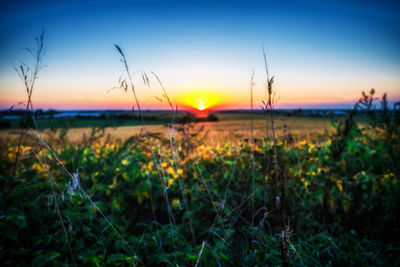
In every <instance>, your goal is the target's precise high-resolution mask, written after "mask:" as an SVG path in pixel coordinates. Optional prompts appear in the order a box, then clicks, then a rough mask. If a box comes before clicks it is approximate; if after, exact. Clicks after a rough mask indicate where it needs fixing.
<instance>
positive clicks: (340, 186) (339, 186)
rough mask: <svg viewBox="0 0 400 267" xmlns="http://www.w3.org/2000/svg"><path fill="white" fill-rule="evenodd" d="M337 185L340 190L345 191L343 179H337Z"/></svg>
mask: <svg viewBox="0 0 400 267" xmlns="http://www.w3.org/2000/svg"><path fill="white" fill-rule="evenodd" d="M336 185H337V187H338V188H339V191H340V192H342V191H343V185H342V181H341V180H337V181H336Z"/></svg>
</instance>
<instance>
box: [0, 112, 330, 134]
mask: <svg viewBox="0 0 400 267" xmlns="http://www.w3.org/2000/svg"><path fill="white" fill-rule="evenodd" d="M162 116H163V119H162V120H155V121H146V122H145V123H146V126H147V129H148V130H149V131H150V132H152V133H159V134H164V135H165V134H166V133H167V128H166V125H167V124H168V123H169V122H170V118H171V117H170V116H171V115H170V114H168V113H163V114H162ZM217 117H218V119H219V121H218V122H200V123H196V124H195V128H196V129H199V128H201V127H204V128H205V130H209V131H210V134H211V135H220V134H222V135H224V134H225V135H229V134H232V133H236V134H238V133H240V134H242V135H249V134H250V128H251V127H250V126H251V120H250V117H251V115H250V114H237V113H223V114H217ZM275 120H276V129H277V131H278V134H284V133H289V132H291V133H294V134H300V135H301V134H307V133H311V132H322V131H324V130H328V129H330V127H331V124H332V119H331V118H328V117H293V116H290V117H289V116H277V117H276V118H275ZM14 124H15V125H17V123H16V122H14ZM60 125H62V124H61V123H60ZM68 125H70V126H71V127H68V134H67V136H68V137H69V138H71V139H74V140H79V139H80V138H81V137H82V136H83V134H86V135H88V134H90V132H91V128H93V127H105V126H108V127H106V129H105V136H107V135H108V134H110V135H111V136H112V137H121V138H128V137H130V136H131V135H134V134H137V133H139V132H140V131H141V130H142V128H143V127H142V125H141V122H140V121H127V122H124V121H122V122H121V121H111V122H110V121H108V122H105V121H103V120H75V123H73V124H72V123H70V124H68ZM48 126H49V123H48V122H46V123H42V124H41V121H40V120H39V121H38V127H39V129H43V130H42V132H44V133H45V134H47V135H48V134H51V135H52V134H54V132H57V131H59V130H60V128H62V127H54V130H53V131H51V130H50V129H49V128H48ZM266 126H267V116H266V115H265V114H254V130H255V132H256V134H257V136H258V137H263V136H265V135H266ZM19 132H20V131H19V130H18V128H16V127H15V128H12V129H3V130H0V138H3V139H4V138H13V137H16V136H18V134H19Z"/></svg>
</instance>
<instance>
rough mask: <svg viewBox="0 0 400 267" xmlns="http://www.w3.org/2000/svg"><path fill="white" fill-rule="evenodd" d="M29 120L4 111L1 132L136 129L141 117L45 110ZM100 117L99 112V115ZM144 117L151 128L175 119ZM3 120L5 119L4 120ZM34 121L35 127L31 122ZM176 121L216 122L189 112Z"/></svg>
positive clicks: (157, 115)
mask: <svg viewBox="0 0 400 267" xmlns="http://www.w3.org/2000/svg"><path fill="white" fill-rule="evenodd" d="M27 113H28V116H27V117H28V119H27V121H24V114H25V111H24V110H11V111H9V110H7V111H1V112H0V118H3V119H0V129H20V128H23V127H26V128H35V127H37V129H39V130H42V129H57V128H82V127H119V126H136V125H141V120H142V119H141V117H140V116H139V114H137V113H132V112H126V111H124V112H121V111H120V112H115V111H109V112H107V111H105V112H101V114H99V115H97V114H95V115H90V113H87V114H85V115H81V114H79V113H78V114H77V115H73V116H69V115H68V114H67V115H65V116H62V117H61V116H60V117H55V115H57V114H60V113H61V112H60V111H56V110H48V111H43V110H41V109H38V110H35V111H34V112H31V111H28V112H27ZM99 113H100V112H99ZM144 114H146V115H143V116H142V117H143V120H144V121H145V122H146V124H148V125H154V124H167V123H169V122H170V121H171V118H172V117H173V116H174V113H173V112H168V111H167V112H165V111H158V112H154V111H148V112H145V113H144ZM4 117H5V118H6V119H4ZM32 118H35V123H36V126H35V123H34V122H33V119H32ZM176 121H177V122H179V123H184V124H186V123H192V122H217V121H219V119H218V117H217V116H216V115H215V114H213V113H210V114H208V115H207V116H204V117H198V116H196V114H194V113H191V112H182V111H181V112H179V113H178V115H177V116H176Z"/></svg>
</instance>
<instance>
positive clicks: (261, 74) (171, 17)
mask: <svg viewBox="0 0 400 267" xmlns="http://www.w3.org/2000/svg"><path fill="white" fill-rule="evenodd" d="M398 14H400V3H399V2H397V3H396V2H395V1H369V0H364V1H354V0H347V1H299V0H283V1H268V0H265V1H256V0H247V1H207V0H203V1H177V0H176V1H166V0H164V1H158V0H148V1H123V0H114V1H111V0H97V1H92V0H90V1H88V0H83V1H82V0H81V1H76V0H72V1H18V0H17V1H8V2H7V1H2V2H1V4H0V38H1V42H0V108H8V107H10V106H11V105H13V104H15V103H17V102H20V101H26V91H25V89H24V86H23V83H22V81H21V80H20V79H19V78H18V75H17V73H16V72H15V70H14V67H16V66H19V64H21V62H24V63H26V64H31V63H32V59H31V58H30V57H29V55H28V54H27V53H26V51H25V50H24V49H23V48H29V47H32V46H33V44H34V39H35V37H37V36H38V35H39V34H40V33H41V31H42V30H43V31H44V32H45V46H46V48H47V50H46V54H45V56H44V58H43V64H44V65H46V67H45V68H44V69H43V70H42V71H41V72H40V74H39V77H38V79H37V82H36V84H35V88H34V93H33V96H32V101H33V105H34V107H35V108H44V109H47V108H55V109H129V108H131V107H132V105H133V104H134V100H133V95H132V93H131V92H128V93H124V92H123V90H119V89H112V88H115V87H116V86H118V79H119V77H121V75H124V69H123V65H122V63H121V62H120V56H119V54H118V52H117V50H116V49H115V47H114V44H118V45H119V46H120V47H121V48H122V49H123V51H124V52H125V54H126V57H127V61H128V64H129V68H130V70H131V71H132V73H133V82H134V84H135V88H136V92H137V96H138V98H139V101H140V103H141V106H142V108H143V109H160V108H168V106H167V105H166V104H165V103H163V102H160V101H159V100H158V98H162V95H163V91H162V88H161V87H160V86H159V84H158V83H157V81H156V79H155V78H154V77H153V76H152V75H151V72H154V73H155V74H156V75H157V76H158V77H159V78H160V80H161V81H162V83H163V85H164V87H165V89H166V90H167V93H168V95H169V96H170V98H171V99H173V101H175V102H176V103H177V104H178V107H180V108H182V109H184V108H187V107H193V108H198V106H200V105H203V106H204V108H205V109H247V108H249V107H250V79H251V75H252V71H253V70H254V82H255V85H254V88H253V90H254V106H255V108H260V107H261V105H262V100H263V99H265V81H266V75H265V68H264V59H263V47H264V49H265V53H266V57H267V61H268V68H269V72H270V74H271V75H274V76H275V83H274V90H275V91H276V96H277V100H278V102H277V105H276V107H277V108H300V107H301V108H351V107H352V105H353V103H354V102H355V101H357V99H358V98H359V96H360V95H361V91H363V90H364V91H369V90H370V88H375V90H376V92H377V96H381V95H382V94H383V93H384V92H387V93H388V98H389V100H392V101H396V100H400V16H399V15H398ZM143 72H146V73H147V74H148V76H149V78H150V87H146V86H145V85H144V84H143V81H142V76H141V74H142V73H143ZM110 89H112V90H110Z"/></svg>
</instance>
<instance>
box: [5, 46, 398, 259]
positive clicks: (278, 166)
mask: <svg viewBox="0 0 400 267" xmlns="http://www.w3.org/2000/svg"><path fill="white" fill-rule="evenodd" d="M116 48H117V50H118V52H119V54H120V56H121V57H122V62H123V63H124V64H125V70H126V75H127V76H128V81H127V82H125V83H124V81H125V80H124V79H120V80H121V81H122V82H121V84H122V85H126V87H125V88H127V89H129V90H132V91H133V92H134V90H135V89H134V86H133V83H132V81H129V80H130V79H129V78H130V72H129V69H128V68H127V62H126V59H125V55H124V53H123V52H122V50H121V49H120V48H119V47H118V46H116ZM266 81H267V82H266V84H267V88H266V90H267V95H268V99H267V100H266V101H265V103H264V104H265V105H264V111H265V112H266V113H267V114H266V120H267V119H268V126H267V127H268V128H267V136H256V135H254V133H253V132H252V133H253V135H252V136H251V137H250V139H249V136H247V135H235V136H232V137H231V138H229V139H226V138H224V137H221V138H220V139H218V140H215V139H214V140H213V142H212V143H211V142H209V139H207V136H206V135H205V133H204V132H202V131H196V130H195V128H193V127H192V124H185V123H184V121H182V122H178V120H176V121H172V122H171V123H170V124H169V125H167V127H168V133H169V134H168V135H167V136H156V135H152V134H151V133H149V132H146V130H145V129H146V128H145V126H143V128H144V131H143V132H142V133H141V134H138V135H135V136H132V137H130V138H128V139H126V140H121V139H115V138H114V139H112V138H107V137H105V138H99V137H100V136H101V135H97V133H98V132H99V131H97V130H96V129H94V130H93V132H92V135H91V136H86V137H84V138H83V139H82V141H81V142H78V143H72V142H71V141H69V140H68V139H66V138H65V135H59V136H57V135H55V136H53V137H51V138H50V139H49V140H43V139H42V138H41V137H40V135H39V133H38V132H37V131H35V130H32V131H30V132H29V133H30V135H28V134H26V135H23V137H24V138H23V142H19V140H20V139H17V140H15V139H14V140H1V141H0V147H1V150H0V153H1V157H0V170H1V172H0V185H1V188H2V191H1V195H0V200H1V209H0V240H1V249H0V259H1V263H2V265H3V266H15V265H19V266H25V265H33V266H60V265H88V266H100V265H102V266H103V265H109V266H117V265H119V266H136V265H139V266H140V265H151V266H177V265H178V266H200V265H201V266H233V265H236V266H271V265H272V266H276V265H283V266H287V265H296V266H360V265H361V266H369V265H371V266H372V265H373V266H376V265H382V266H397V265H399V264H400V256H399V255H400V253H399V252H400V228H399V226H398V222H399V220H400V218H399V217H400V182H399V180H398V179H399V166H400V157H399V155H400V142H399V138H400V131H399V130H400V124H399V122H400V112H399V104H395V105H394V107H389V105H388V102H387V97H386V95H384V96H383V98H382V99H381V103H380V105H377V104H375V103H376V99H375V98H374V94H375V92H374V91H373V90H371V91H370V93H369V94H365V93H363V95H362V98H361V99H360V101H359V102H357V104H356V105H355V106H354V109H353V111H352V112H350V113H349V114H347V115H346V116H345V117H344V120H340V121H339V122H337V123H335V122H333V123H332V127H333V128H334V131H333V133H327V132H325V133H323V134H321V133H316V134H310V135H306V136H305V135H304V136H303V135H290V136H289V134H288V135H286V136H283V137H279V138H278V137H277V136H276V134H275V130H274V117H273V115H274V114H273V112H272V111H273V109H274V102H275V100H274V91H273V89H272V88H273V87H272V85H273V77H269V75H268V72H267V78H266ZM164 93H165V98H166V101H167V102H168V103H171V102H170V101H169V99H168V96H167V95H166V92H165V90H164ZM29 101H30V98H29V99H28V102H29ZM171 106H172V105H171ZM137 109H138V112H139V116H140V120H141V121H142V123H143V125H144V120H143V117H142V115H141V113H140V105H139V103H137ZM28 111H29V109H28ZM357 113H361V114H366V115H365V116H366V117H365V119H366V121H367V123H364V124H363V125H362V126H361V125H360V124H359V123H358V122H357V121H355V120H354V117H355V116H356V114H357ZM33 122H35V120H33ZM24 129H25V127H24ZM251 130H252V129H251ZM29 136H31V137H29Z"/></svg>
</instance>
